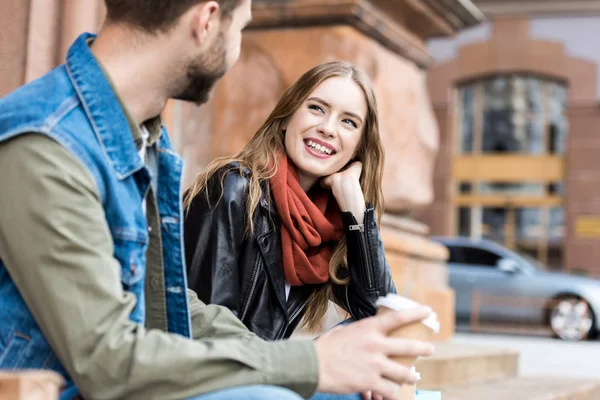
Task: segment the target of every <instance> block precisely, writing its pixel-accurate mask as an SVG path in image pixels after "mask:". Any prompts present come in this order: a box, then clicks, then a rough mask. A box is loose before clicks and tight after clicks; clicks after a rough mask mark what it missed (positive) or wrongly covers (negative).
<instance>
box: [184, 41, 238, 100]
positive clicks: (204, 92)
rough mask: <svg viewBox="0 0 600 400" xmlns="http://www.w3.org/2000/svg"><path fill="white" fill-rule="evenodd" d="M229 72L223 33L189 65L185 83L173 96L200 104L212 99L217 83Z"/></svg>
mask: <svg viewBox="0 0 600 400" xmlns="http://www.w3.org/2000/svg"><path fill="white" fill-rule="evenodd" d="M225 72H227V50H226V46H225V40H224V37H223V34H222V33H219V36H218V37H217V39H216V40H215V43H214V45H213V46H212V47H211V49H210V50H209V51H208V52H206V53H205V54H203V55H202V56H201V57H200V58H199V59H195V60H193V61H190V63H189V64H188V66H187V71H186V76H185V84H184V85H183V87H182V89H181V90H179V91H178V92H177V93H175V94H174V95H173V96H172V97H173V98H174V99H177V100H183V101H191V102H193V103H196V104H198V105H200V104H203V103H206V102H207V101H208V100H209V99H210V94H211V92H212V89H213V87H214V86H215V83H216V82H217V81H218V80H219V79H220V78H221V77H222V76H223V75H225Z"/></svg>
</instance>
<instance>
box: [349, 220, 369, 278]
mask: <svg viewBox="0 0 600 400" xmlns="http://www.w3.org/2000/svg"><path fill="white" fill-rule="evenodd" d="M352 218H353V219H354V222H357V221H356V219H355V218H354V216H352ZM366 219H367V215H365V221H364V224H355V225H350V227H349V229H350V230H351V231H358V232H357V235H358V237H359V242H360V246H359V250H360V256H361V258H362V259H363V260H364V262H365V263H366V265H365V275H366V280H367V288H368V289H372V288H373V277H372V276H371V273H372V269H371V258H370V257H369V251H368V250H369V249H368V247H367V242H366V240H365V236H366V235H367V232H366V229H365V225H367V222H368V221H367V220H366Z"/></svg>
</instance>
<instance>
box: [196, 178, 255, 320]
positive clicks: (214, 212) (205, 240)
mask: <svg viewBox="0 0 600 400" xmlns="http://www.w3.org/2000/svg"><path fill="white" fill-rule="evenodd" d="M223 173H225V174H226V175H225V178H224V180H223V187H221V177H222V174H221V173H217V174H215V175H214V176H213V178H211V179H210V180H209V182H208V185H207V186H208V196H207V192H206V191H203V192H201V193H199V194H198V195H196V197H195V198H194V200H193V203H192V204H191V206H190V208H189V209H188V210H187V214H186V217H185V223H184V236H185V251H186V260H187V261H186V263H187V273H188V285H189V287H190V288H191V289H192V290H194V291H195V292H196V293H197V294H198V298H199V299H200V300H202V301H203V302H204V303H206V304H220V305H222V306H225V307H227V308H229V309H230V310H231V311H232V312H233V313H234V314H235V315H236V316H238V308H239V304H240V293H241V290H242V282H241V279H240V276H241V274H240V272H239V257H240V250H241V248H242V246H243V242H244V233H245V227H246V225H247V224H246V222H245V221H246V219H245V218H246V200H247V195H248V181H247V180H246V179H245V178H244V177H243V176H241V175H240V174H239V172H238V171H237V170H230V171H228V172H223Z"/></svg>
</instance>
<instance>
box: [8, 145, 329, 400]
mask: <svg viewBox="0 0 600 400" xmlns="http://www.w3.org/2000/svg"><path fill="white" fill-rule="evenodd" d="M0 188H2V195H1V196H0V258H1V259H2V261H3V262H4V264H5V266H6V268H7V270H8V272H9V274H10V276H11V277H12V279H13V281H14V283H15V285H16V286H17V288H18V290H19V292H20V294H21V296H22V297H23V299H24V301H25V302H26V304H27V306H28V307H29V309H30V310H31V312H32V314H33V316H34V318H35V319H36V322H37V323H38V325H39V326H40V328H41V330H42V332H43V333H44V335H45V337H46V338H47V340H48V342H49V343H50V345H51V346H52V348H53V350H54V351H55V353H56V354H57V356H58V358H59V359H60V361H61V362H62V364H63V365H64V367H65V368H66V369H67V371H68V372H69V374H70V375H71V377H72V378H73V379H74V381H75V383H76V384H77V386H78V387H79V389H80V391H81V392H82V394H83V396H84V397H86V398H90V399H121V398H127V399H148V398H161V399H182V398H186V397H190V396H194V395H198V394H202V393H206V392H211V391H215V390H220V389H225V388H228V387H233V386H241V385H250V384H271V385H279V386H283V387H288V388H289V389H291V390H294V391H296V392H297V393H299V394H300V395H302V396H304V397H309V396H311V395H312V394H313V393H314V391H315V389H316V386H317V383H318V363H317V356H316V352H315V349H314V345H313V344H312V342H310V341H285V342H271V343H268V342H265V341H262V340H260V339H258V338H257V337H256V336H254V335H253V334H251V333H249V332H248V331H247V330H245V328H244V329H242V327H241V326H240V323H239V321H237V318H235V316H233V314H231V313H230V312H229V311H228V310H226V309H224V308H222V307H217V306H212V307H211V306H206V305H204V304H203V303H201V302H200V301H199V300H198V299H197V297H196V296H195V294H194V293H193V292H191V293H189V294H190V296H189V298H190V300H191V313H192V320H193V325H194V339H195V340H191V339H186V338H184V337H182V336H180V335H176V334H169V333H166V332H162V331H160V330H156V329H153V330H146V329H144V327H143V326H140V325H138V324H135V323H133V322H131V321H130V320H129V318H128V315H129V313H130V312H131V310H132V309H133V307H134V305H135V302H136V299H135V296H134V295H133V294H131V293H128V292H125V291H123V289H122V286H121V279H120V266H119V263H118V261H117V260H116V259H115V258H114V257H113V242H112V238H111V235H110V231H109V228H108V225H107V222H106V219H105V217H104V209H103V207H102V204H101V201H100V198H99V196H98V193H97V188H96V185H95V182H94V180H93V178H92V176H91V174H90V172H89V171H88V170H87V169H86V168H85V167H84V165H83V164H82V163H81V162H80V161H79V160H78V159H76V158H75V157H74V156H73V155H71V154H70V153H69V152H68V151H67V150H66V149H64V148H63V147H62V146H60V145H59V144H58V143H56V142H54V141H53V140H52V139H50V138H48V137H45V136H43V135H40V134H26V135H22V136H19V137H18V138H14V139H10V140H9V141H7V142H5V143H3V144H1V145H0ZM32 244H34V245H32Z"/></svg>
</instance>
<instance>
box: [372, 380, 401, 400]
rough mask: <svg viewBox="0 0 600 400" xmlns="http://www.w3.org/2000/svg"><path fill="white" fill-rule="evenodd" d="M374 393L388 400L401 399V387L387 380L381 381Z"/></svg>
mask: <svg viewBox="0 0 600 400" xmlns="http://www.w3.org/2000/svg"><path fill="white" fill-rule="evenodd" d="M373 391H374V392H377V393H378V394H379V396H380V397H381V398H383V399H386V400H388V399H389V400H398V398H399V397H400V385H398V384H397V383H394V382H392V381H390V380H389V379H385V378H383V379H381V380H379V382H378V383H377V385H376V387H374V388H373Z"/></svg>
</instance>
